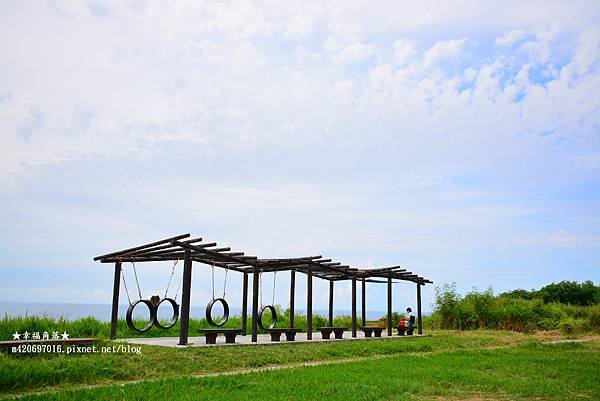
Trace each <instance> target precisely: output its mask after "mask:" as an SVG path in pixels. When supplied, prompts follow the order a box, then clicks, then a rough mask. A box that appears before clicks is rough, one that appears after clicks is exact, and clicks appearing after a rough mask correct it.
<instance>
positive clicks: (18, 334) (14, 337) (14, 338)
mask: <svg viewBox="0 0 600 401" xmlns="http://www.w3.org/2000/svg"><path fill="white" fill-rule="evenodd" d="M20 339H21V333H19V332H18V331H15V333H14V334H13V340H20Z"/></svg>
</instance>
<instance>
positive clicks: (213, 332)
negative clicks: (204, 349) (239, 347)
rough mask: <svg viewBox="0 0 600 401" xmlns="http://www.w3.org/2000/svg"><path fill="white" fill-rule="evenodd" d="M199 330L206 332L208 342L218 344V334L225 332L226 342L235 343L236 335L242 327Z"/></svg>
mask: <svg viewBox="0 0 600 401" xmlns="http://www.w3.org/2000/svg"><path fill="white" fill-rule="evenodd" d="M198 332H200V333H202V334H204V337H206V343H207V344H216V343H217V336H218V335H219V334H223V335H224V336H225V343H227V344H234V343H235V336H237V335H238V334H240V333H241V332H242V329H199V330H198Z"/></svg>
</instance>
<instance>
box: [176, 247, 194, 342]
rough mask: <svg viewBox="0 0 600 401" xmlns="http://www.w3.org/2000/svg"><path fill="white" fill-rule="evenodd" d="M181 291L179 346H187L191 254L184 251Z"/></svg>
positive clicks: (190, 292) (190, 293) (190, 290)
mask: <svg viewBox="0 0 600 401" xmlns="http://www.w3.org/2000/svg"><path fill="white" fill-rule="evenodd" d="M183 259H184V263H183V289H182V293H181V319H180V323H179V345H187V343H188V328H189V323H190V298H191V295H192V254H191V252H190V251H189V250H186V251H185V252H184V254H183Z"/></svg>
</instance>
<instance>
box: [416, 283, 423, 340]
mask: <svg viewBox="0 0 600 401" xmlns="http://www.w3.org/2000/svg"><path fill="white" fill-rule="evenodd" d="M417 328H418V332H419V334H423V319H422V316H421V284H417Z"/></svg>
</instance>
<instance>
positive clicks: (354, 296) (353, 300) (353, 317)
mask: <svg viewBox="0 0 600 401" xmlns="http://www.w3.org/2000/svg"><path fill="white" fill-rule="evenodd" d="M352 338H356V277H352Z"/></svg>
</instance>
